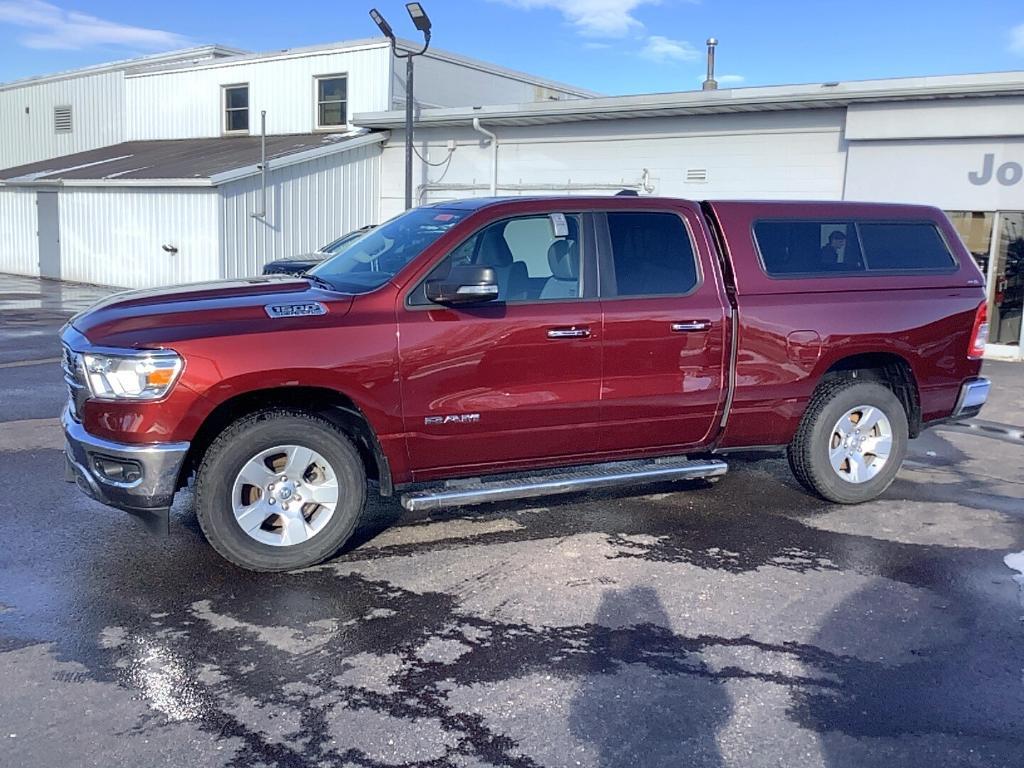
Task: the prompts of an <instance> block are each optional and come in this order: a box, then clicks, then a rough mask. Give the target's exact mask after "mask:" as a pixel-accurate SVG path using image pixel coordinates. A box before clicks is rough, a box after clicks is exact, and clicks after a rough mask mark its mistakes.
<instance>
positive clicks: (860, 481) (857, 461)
mask: <svg viewBox="0 0 1024 768" xmlns="http://www.w3.org/2000/svg"><path fill="white" fill-rule="evenodd" d="M907 439H908V429H907V414H906V411H905V410H904V408H903V404H902V403H901V402H900V400H899V398H898V397H896V395H895V393H893V391H892V390H891V389H889V388H888V387H885V386H883V385H882V384H877V383H875V382H870V381H858V380H856V379H843V380H838V381H833V382H828V383H826V384H823V385H822V386H821V387H819V388H818V391H817V392H816V393H815V395H814V397H813V398H812V400H811V403H810V405H808V407H807V411H806V412H805V413H804V417H803V419H802V420H801V422H800V426H799V428H798V429H797V433H796V435H795V436H794V438H793V441H792V442H791V443H790V444H789V450H788V458H789V466H790V468H791V469H792V470H793V474H794V475H795V476H796V478H797V480H799V481H800V483H801V484H802V485H803V486H804V487H805V488H807V489H808V490H810V491H812V492H814V493H816V494H818V495H819V496H822V497H824V498H825V499H828V500H829V501H835V502H839V503H840V504H858V503H860V502H864V501H869V500H871V499H873V498H875V497H877V496H878V495H879V494H881V493H882V492H883V491H884V490H885V489H886V488H888V487H889V485H890V484H891V483H892V481H893V480H894V479H895V478H896V473H897V472H898V471H899V468H900V465H902V463H903V459H904V457H905V456H906V452H907Z"/></svg>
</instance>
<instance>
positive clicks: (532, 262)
mask: <svg viewBox="0 0 1024 768" xmlns="http://www.w3.org/2000/svg"><path fill="white" fill-rule="evenodd" d="M837 232H838V233H841V234H844V235H845V237H844V238H839V237H838V236H837ZM838 240H844V241H845V243H844V244H843V245H836V244H835V243H836V242H837V241H838ZM986 306H987V305H986V302H985V290H984V287H983V278H982V275H981V273H980V272H979V271H978V268H977V266H975V264H974V261H973V260H972V259H971V257H970V254H969V253H968V252H967V250H966V248H965V247H964V245H963V243H962V242H961V240H960V238H959V237H958V236H957V233H956V230H954V229H953V227H952V225H951V224H950V222H949V220H948V219H947V218H946V216H945V215H944V214H943V213H942V211H939V210H937V209H935V208H926V207H923V206H911V205H877V204H863V203H845V202H844V203H838V202H837V203H805V202H796V201H793V202H739V201H732V202H714V201H712V202H705V203H698V202H691V201H687V200H671V199H658V198H641V197H606V198H597V197H593V198H587V197H550V198H535V199H531V198H514V199H478V200H467V201H461V202H447V203H441V204H438V205H435V206H426V207H422V208H416V209H414V210H411V211H408V212H407V213H405V214H403V215H401V216H399V217H397V218H395V219H392V220H391V221H389V222H388V223H386V224H382V225H381V226H380V227H378V228H377V229H375V230H374V231H373V232H370V233H367V234H365V235H364V236H363V237H361V238H360V239H358V240H356V241H355V242H353V243H351V244H350V246H349V247H348V248H347V249H346V250H344V251H343V252H342V253H339V254H337V255H335V256H334V257H332V258H331V259H329V260H327V261H325V262H324V263H323V264H321V265H320V266H318V267H316V268H314V269H313V270H312V271H311V272H310V273H309V274H306V275H303V276H301V277H299V276H295V277H292V278H284V279H282V278H267V279H266V280H262V279H255V280H252V279H250V280H236V281H225V282H219V283H207V284H198V285H192V286H185V287H179V288H169V289H162V290H150V291H137V292H134V293H132V292H129V293H121V294H117V295H116V296H113V297H111V298H108V299H106V300H105V301H104V302H102V303H100V304H98V305H96V306H94V307H93V308H91V309H90V310H88V311H86V312H83V313H81V314H79V315H78V316H76V317H74V318H72V320H71V322H70V323H69V324H68V325H67V326H66V327H65V328H64V331H63V333H62V341H63V344H64V357H63V362H64V369H65V377H66V379H67V382H68V386H69V387H70V394H71V397H70V400H69V403H68V407H67V408H66V409H65V411H64V416H63V423H64V430H65V432H66V435H67V449H66V450H67V456H68V467H69V469H70V476H71V477H73V478H75V479H76V480H77V481H78V483H79V485H81V487H82V488H83V490H84V491H85V492H86V493H88V494H89V495H91V496H92V497H94V498H96V499H98V500H100V501H102V502H105V503H107V504H109V505H111V506H114V507H118V508H120V509H124V510H127V511H130V512H134V513H136V514H137V515H140V516H141V517H143V519H147V518H148V519H149V520H150V522H151V523H154V524H156V525H158V526H159V527H160V528H163V529H164V530H166V527H167V524H168V508H169V507H170V505H171V501H172V499H173V497H174V494H175V492H176V491H177V490H178V489H179V488H180V487H181V486H182V485H183V484H184V483H185V482H186V481H187V479H188V478H189V477H191V476H192V475H193V474H194V475H195V477H196V481H195V509H196V514H197V517H198V520H199V524H200V526H201V527H202V530H203V533H204V534H205V535H206V538H207V539H208V540H209V542H210V543H211V544H212V545H213V546H214V548H216V550H217V551H218V552H220V553H221V554H222V555H224V557H226V558H228V559H229V560H231V561H232V562H234V563H236V564H238V565H241V566H243V567H246V568H251V569H255V570H264V571H280V570H291V569H294V568H301V567H304V566H308V565H312V564H314V563H319V562H321V561H323V560H325V559H327V558H329V557H331V556H332V555H334V554H335V553H336V552H337V551H338V550H339V549H340V548H341V547H342V546H343V545H344V544H345V542H346V541H348V540H349V538H350V537H351V536H352V533H353V531H354V530H355V527H356V524H357V522H358V521H359V519H360V517H361V515H362V513H363V507H364V505H365V504H366V502H367V497H368V496H369V495H370V494H380V495H382V496H392V495H397V496H400V497H401V501H402V504H403V505H404V506H405V507H406V509H409V510H413V511H419V510H429V509H433V508H437V507H451V506H456V505H460V504H476V503H481V502H485V501H507V500H509V499H513V498H528V497H532V496H539V495H549V494H554V493H566V492H569V491H580V490H589V489H593V488H601V487H607V486H613V485H626V486H631V487H639V486H640V485H642V484H643V483H651V482H656V481H657V482H664V481H667V480H692V479H695V478H711V479H714V478H715V477H717V476H718V475H721V474H722V473H724V472H725V471H726V468H727V465H726V461H725V460H726V458H727V457H728V455H729V453H730V452H732V451H747V450H750V449H752V448H759V449H765V448H769V447H770V448H776V449H779V450H784V451H786V453H787V454H788V458H789V463H790V466H791V468H792V470H793V473H794V475H795V476H796V478H797V480H799V481H800V483H802V484H803V485H804V486H805V487H806V488H807V489H808V490H810V491H811V492H813V493H815V494H817V495H819V496H822V497H824V498H825V499H828V500H829V501H832V502H837V503H842V504H850V503H856V502H863V501H867V500H869V499H873V498H875V497H876V496H878V495H879V494H881V493H882V492H883V491H884V490H885V489H886V488H888V487H889V484H890V483H892V481H893V480H894V479H895V477H896V472H897V471H898V470H899V468H900V465H901V464H902V462H903V457H904V455H905V454H906V450H907V440H908V439H909V438H912V437H916V436H917V435H918V434H919V433H920V432H921V430H922V429H923V428H925V427H927V426H929V425H932V424H936V423H939V422H941V421H943V420H946V419H950V418H966V417H970V416H974V415H976V414H977V413H978V412H979V410H980V409H981V406H982V404H983V403H984V402H985V399H986V397H987V395H988V390H989V382H988V381H987V380H985V379H984V378H981V377H980V376H979V375H978V374H979V371H980V368H981V357H982V353H983V352H984V349H985V336H986V333H987V327H988V323H987V319H986ZM371 481H372V482H371ZM452 481H456V482H452ZM550 514H552V515H554V514H557V513H556V512H555V511H552V512H551V513H550Z"/></svg>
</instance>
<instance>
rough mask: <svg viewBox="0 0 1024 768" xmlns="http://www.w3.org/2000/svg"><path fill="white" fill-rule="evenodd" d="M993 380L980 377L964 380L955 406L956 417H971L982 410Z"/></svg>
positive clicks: (954, 413)
mask: <svg viewBox="0 0 1024 768" xmlns="http://www.w3.org/2000/svg"><path fill="white" fill-rule="evenodd" d="M991 388H992V382H990V381H989V380H988V379H986V378H983V377H979V378H977V379H971V380H970V381H967V382H964V385H963V386H962V387H960V396H959V397H958V398H957V399H956V407H955V408H953V418H954V419H969V418H971V417H972V416H977V415H978V413H980V412H981V407H982V406H983V405H984V404H985V401H986V400H988V393H989V390H990V389H991Z"/></svg>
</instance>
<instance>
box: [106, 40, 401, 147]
mask: <svg viewBox="0 0 1024 768" xmlns="http://www.w3.org/2000/svg"><path fill="white" fill-rule="evenodd" d="M339 73H347V74H348V114H349V115H352V114H355V113H356V112H373V111H380V110H386V109H388V108H389V103H388V98H389V93H388V91H389V86H390V82H389V81H390V76H391V51H390V49H389V48H388V47H387V46H386V45H384V44H377V45H375V46H372V47H367V48H362V49H356V50H350V51H344V52H333V53H331V52H327V53H306V54H297V53H292V54H287V55H282V57H281V58H271V59H263V60H246V59H244V58H243V59H241V60H240V61H234V60H226V61H223V62H219V63H216V64H209V65H205V66H199V67H195V68H192V69H188V70H182V71H174V72H159V73H147V74H136V75H130V76H129V77H128V78H126V80H125V88H126V94H127V96H126V98H127V105H128V106H127V116H128V117H127V135H128V139H129V140H136V139H190V138H200V137H205V136H220V135H221V133H222V128H223V119H224V118H223V105H222V103H221V98H222V97H221V86H224V85H231V84H235V83H248V84H249V129H250V131H251V132H252V133H253V134H257V133H259V119H260V110H263V109H265V110H267V133H269V134H288V133H310V132H312V131H313V130H314V129H315V126H316V123H315V114H316V99H315V91H314V88H315V83H314V80H313V78H314V77H315V76H317V75H330V74H339Z"/></svg>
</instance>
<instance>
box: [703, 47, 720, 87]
mask: <svg viewBox="0 0 1024 768" xmlns="http://www.w3.org/2000/svg"><path fill="white" fill-rule="evenodd" d="M716 45H718V40H716V39H715V38H713V37H709V38H708V77H707V80H705V81H704V90H705V91H716V90H718V81H717V80H715V46H716Z"/></svg>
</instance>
